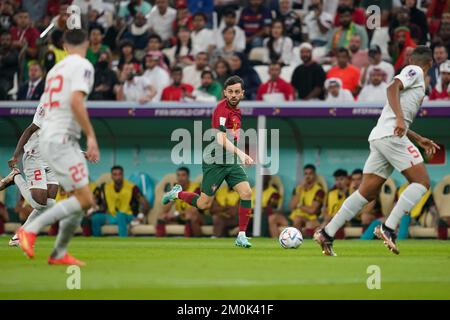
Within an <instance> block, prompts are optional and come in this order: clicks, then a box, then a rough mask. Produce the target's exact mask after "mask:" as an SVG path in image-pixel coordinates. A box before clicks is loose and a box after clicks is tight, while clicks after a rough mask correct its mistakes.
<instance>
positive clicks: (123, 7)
mask: <svg viewBox="0 0 450 320" xmlns="http://www.w3.org/2000/svg"><path fill="white" fill-rule="evenodd" d="M151 9H152V6H151V4H150V3H148V2H147V1H144V0H130V1H120V8H119V12H118V14H117V15H118V16H119V17H120V18H125V19H126V20H127V19H128V18H130V17H131V18H134V17H136V14H137V13H142V14H143V15H144V16H146V15H148V14H149V13H150V11H151Z"/></svg>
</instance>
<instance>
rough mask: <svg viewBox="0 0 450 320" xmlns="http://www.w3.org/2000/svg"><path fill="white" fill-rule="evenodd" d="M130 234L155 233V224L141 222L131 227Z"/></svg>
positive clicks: (150, 234) (149, 234) (147, 234)
mask: <svg viewBox="0 0 450 320" xmlns="http://www.w3.org/2000/svg"><path fill="white" fill-rule="evenodd" d="M130 234H131V235H133V236H152V235H154V234H155V226H153V225H149V224H139V225H137V226H134V227H131V230H130Z"/></svg>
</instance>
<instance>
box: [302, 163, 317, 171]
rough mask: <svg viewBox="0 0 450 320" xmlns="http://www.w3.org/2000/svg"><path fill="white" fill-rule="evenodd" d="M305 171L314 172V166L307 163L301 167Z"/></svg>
mask: <svg viewBox="0 0 450 320" xmlns="http://www.w3.org/2000/svg"><path fill="white" fill-rule="evenodd" d="M306 169H310V170H312V171H314V172H316V166H315V165H313V164H311V163H308V164H306V165H305V166H304V167H303V170H306Z"/></svg>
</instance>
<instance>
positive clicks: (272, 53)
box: [267, 19, 286, 61]
mask: <svg viewBox="0 0 450 320" xmlns="http://www.w3.org/2000/svg"><path fill="white" fill-rule="evenodd" d="M276 23H280V24H281V25H282V27H283V32H282V34H281V36H284V33H285V31H286V27H285V26H284V23H283V21H282V20H279V19H276V20H273V21H272V24H271V26H270V29H272V28H273V26H274V25H275V24H276ZM274 42H275V39H274V37H273V36H272V30H271V31H270V36H269V41H267V49H268V50H269V59H270V61H278V60H279V59H280V57H281V54H280V53H278V52H276V51H275V49H274V48H273V43H274Z"/></svg>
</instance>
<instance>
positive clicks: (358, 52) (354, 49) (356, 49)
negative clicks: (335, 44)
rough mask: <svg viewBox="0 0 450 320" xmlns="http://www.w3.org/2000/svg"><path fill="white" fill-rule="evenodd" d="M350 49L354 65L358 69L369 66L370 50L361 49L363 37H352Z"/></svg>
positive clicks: (356, 35)
mask: <svg viewBox="0 0 450 320" xmlns="http://www.w3.org/2000/svg"><path fill="white" fill-rule="evenodd" d="M348 49H349V50H350V55H351V57H352V59H351V64H352V65H354V66H355V67H357V68H358V69H362V68H365V67H367V66H368V65H369V53H368V50H362V49H361V37H360V36H359V35H358V34H355V35H353V36H352V37H351V39H350V44H349V46H348Z"/></svg>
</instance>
